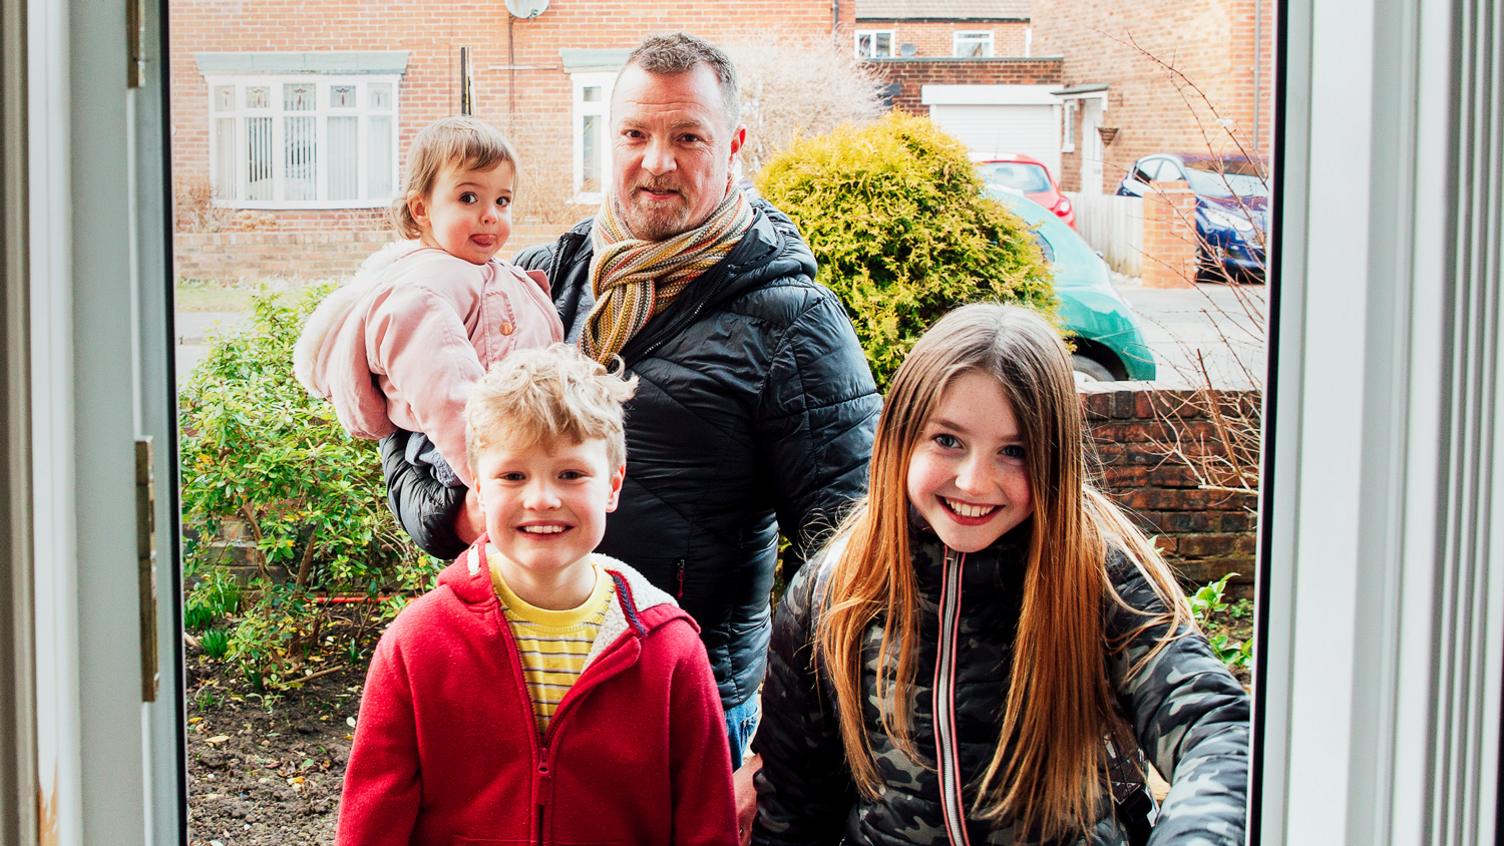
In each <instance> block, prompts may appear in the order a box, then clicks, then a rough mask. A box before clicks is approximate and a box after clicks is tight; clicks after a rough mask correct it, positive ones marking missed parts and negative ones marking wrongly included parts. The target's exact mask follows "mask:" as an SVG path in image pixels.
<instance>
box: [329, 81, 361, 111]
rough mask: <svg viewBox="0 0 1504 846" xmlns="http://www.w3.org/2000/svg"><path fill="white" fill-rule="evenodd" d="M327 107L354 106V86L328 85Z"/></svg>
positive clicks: (349, 107) (343, 107)
mask: <svg viewBox="0 0 1504 846" xmlns="http://www.w3.org/2000/svg"><path fill="white" fill-rule="evenodd" d="M329 107H330V108H333V109H353V108H355V86H353V85H331V86H329Z"/></svg>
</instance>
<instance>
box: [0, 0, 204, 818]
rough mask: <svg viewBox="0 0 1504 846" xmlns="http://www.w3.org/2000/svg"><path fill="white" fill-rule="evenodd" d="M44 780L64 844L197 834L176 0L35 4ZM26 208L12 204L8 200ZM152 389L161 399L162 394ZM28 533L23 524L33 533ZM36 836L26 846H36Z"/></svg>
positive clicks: (32, 128) (32, 204) (37, 534)
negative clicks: (167, 51)
mask: <svg viewBox="0 0 1504 846" xmlns="http://www.w3.org/2000/svg"><path fill="white" fill-rule="evenodd" d="M22 2H23V5H24V13H25V15H26V26H27V48H28V49H27V70H28V77H27V92H28V97H29V103H28V119H29V123H28V126H27V150H28V152H29V155H30V160H29V180H28V181H29V189H30V190H29V203H28V205H27V206H26V212H27V218H28V222H29V225H30V232H29V242H28V247H29V251H28V256H27V258H28V261H29V276H30V285H29V292H28V293H29V295H30V303H29V315H28V317H29V326H28V328H29V331H30V357H31V361H30V374H29V376H30V382H29V386H28V387H29V391H28V393H27V395H26V396H25V401H26V402H27V403H28V404H29V412H30V423H31V447H32V451H31V455H32V471H33V472H32V474H31V479H30V493H31V502H32V504H33V514H32V520H31V523H30V525H25V526H23V527H22V528H23V529H24V530H29V534H30V536H31V547H32V549H33V550H34V557H33V562H34V567H33V571H34V576H35V632H34V634H35V647H36V668H37V673H36V690H35V701H36V715H35V717H36V724H35V728H34V731H35V739H36V744H37V752H36V763H37V767H36V769H37V772H36V774H35V775H34V776H33V778H34V779H35V780H36V781H37V784H36V785H34V787H33V790H36V789H40V790H41V791H42V792H43V793H44V794H45V795H48V796H53V797H55V800H54V802H55V804H53V805H52V807H51V808H50V812H51V813H50V815H51V816H52V817H53V818H54V819H55V828H54V829H53V831H51V832H50V833H49V835H50V836H51V837H53V838H55V840H54V842H56V843H57V844H59V846H82V844H90V846H92V844H101V846H102V845H103V844H110V845H111V846H115V845H116V844H118V845H119V846H137V845H138V844H141V846H144V844H148V843H150V844H176V843H179V842H180V839H181V837H182V831H183V828H182V817H183V812H182V805H181V798H180V797H181V796H182V795H183V790H182V786H183V782H182V778H183V765H182V751H181V750H182V747H181V740H180V738H181V726H182V714H181V707H182V705H181V699H180V695H179V693H178V691H180V690H181V656H180V644H181V636H180V635H178V634H177V632H178V625H179V624H178V614H177V610H176V609H177V604H176V601H175V599H174V596H175V592H174V587H175V583H176V579H177V576H176V573H177V555H176V548H177V531H176V522H177V519H176V501H175V496H174V495H173V489H174V487H175V485H174V482H175V479H176V474H175V470H174V467H175V463H176V458H175V449H174V444H175V438H176V434H175V420H174V418H175V414H174V412H173V410H172V409H173V405H174V398H173V383H172V380H171V372H172V370H171V367H170V366H169V365H170V362H171V359H170V356H171V345H170V337H171V334H170V295H169V289H168V273H167V267H168V263H167V254H168V249H167V241H166V238H167V233H168V231H169V230H168V214H169V212H168V206H167V197H168V195H167V190H166V183H165V174H166V152H165V151H166V121H165V118H164V117H163V114H164V112H163V108H164V105H165V102H166V96H165V93H166V79H165V73H166V68H165V64H164V62H163V53H162V50H161V45H160V40H159V35H160V33H161V29H162V21H163V11H164V10H165V8H166V3H165V2H160V0H156V2H147V3H143V7H144V14H145V22H144V23H145V26H144V31H145V32H146V33H147V37H146V38H145V40H144V43H142V45H141V48H142V50H143V51H144V53H143V55H144V66H145V85H144V86H143V87H139V88H130V87H129V86H128V80H127V49H128V48H127V27H126V5H127V4H125V3H115V4H109V3H105V4H100V3H96V2H90V0H66V2H56V0H22ZM7 207H8V208H9V203H7ZM143 398H144V399H143ZM143 436H144V437H150V438H152V440H153V441H154V443H155V446H156V450H155V454H154V456H153V459H154V460H153V472H154V475H155V478H156V479H157V480H158V481H157V487H156V497H155V504H156V505H155V524H156V533H155V538H156V549H157V551H158V554H157V560H156V581H157V585H158V595H157V614H156V620H157V628H156V645H157V648H156V652H155V657H156V663H157V665H158V667H159V668H160V677H161V682H160V688H159V695H158V696H157V698H156V701H155V702H150V703H145V702H143V684H142V677H143V664H144V662H143V657H142V647H141V643H142V640H143V638H142V637H141V630H140V626H141V622H140V621H141V613H140V612H141V605H140V602H139V599H138V597H139V595H140V594H139V587H140V579H139V578H138V566H137V555H136V534H137V533H136V518H137V514H136V495H137V489H136V479H135V471H136V468H135V460H134V455H135V442H136V440H137V439H138V438H140V437H143ZM13 528H14V527H13ZM23 842H24V841H23Z"/></svg>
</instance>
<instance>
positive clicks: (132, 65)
mask: <svg viewBox="0 0 1504 846" xmlns="http://www.w3.org/2000/svg"><path fill="white" fill-rule="evenodd" d="M125 43H126V51H125V52H126V61H127V62H128V63H129V64H127V65H126V69H125V85H126V87H127V88H140V87H141V86H142V85H145V84H146V0H125Z"/></svg>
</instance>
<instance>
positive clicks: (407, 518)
mask: <svg viewBox="0 0 1504 846" xmlns="http://www.w3.org/2000/svg"><path fill="white" fill-rule="evenodd" d="M754 209H755V212H756V213H755V219H754V222H753V225H752V229H751V231H750V232H749V233H748V234H747V236H746V237H745V238H743V239H742V241H741V243H740V244H738V245H737V246H736V248H735V249H733V250H732V252H731V254H730V255H729V256H727V257H726V259H725V260H723V261H722V262H721V263H720V264H718V265H716V266H715V267H713V268H711V270H710V271H708V272H707V273H706V275H704V276H702V277H700V278H699V279H697V280H695V281H694V282H693V283H692V284H691V285H689V287H688V288H686V289H685V290H684V292H683V293H682V294H681V295H680V297H679V298H678V299H677V300H675V301H674V302H673V303H672V304H670V306H669V307H668V308H667V309H665V310H664V311H663V313H661V314H659V315H657V316H655V317H654V318H653V319H652V320H651V321H650V322H649V323H648V325H647V326H646V327H645V328H644V329H643V330H642V332H641V333H640V334H639V335H637V336H636V337H634V338H633V339H632V340H631V341H630V342H629V343H628V344H627V346H626V348H625V349H623V350H622V358H623V359H624V360H625V361H626V364H627V369H628V370H629V371H630V372H632V373H634V374H636V376H637V377H638V387H637V395H636V396H635V397H634V398H633V399H632V400H631V401H630V402H629V403H628V404H627V478H626V482H625V484H624V486H623V488H622V495H621V505H620V507H619V508H618V509H617V511H616V512H615V513H614V514H612V515H611V516H610V518H609V519H608V520H607V523H606V537H605V539H604V540H603V541H602V543H601V546H600V549H601V551H602V552H604V553H606V554H608V555H612V556H615V557H616V558H620V559H621V560H623V561H626V562H627V563H629V564H631V565H632V566H633V567H635V568H636V569H637V570H638V571H640V572H641V573H642V574H643V575H644V576H646V577H647V578H648V580H649V581H651V582H653V583H654V584H655V585H657V586H659V587H660V588H662V589H664V590H666V591H668V592H669V593H671V594H673V595H674V596H675V597H676V598H677V599H678V600H679V603H680V604H681V605H682V606H683V607H684V608H685V610H687V611H688V612H689V613H690V614H691V615H693V616H694V618H695V620H696V621H697V622H698V623H699V624H700V627H701V631H702V637H703V638H704V640H705V647H706V650H707V651H708V652H709V655H710V662H711V665H712V666H713V667H714V669H715V675H716V681H717V682H718V684H719V686H720V693H721V698H722V700H723V701H724V702H725V703H726V705H727V706H728V707H729V706H731V705H736V704H739V703H741V702H743V701H744V700H746V699H747V697H749V696H751V695H752V694H753V693H755V692H756V691H757V687H758V684H759V683H760V682H761V681H762V674H763V667H764V664H765V660H766V654H767V645H768V634H769V628H770V621H769V611H768V592H769V589H770V587H771V586H772V582H773V568H774V562H775V560H776V557H777V543H778V535H779V530H780V528H781V529H782V531H783V533H784V534H785V535H787V536H788V537H789V538H790V539H792V540H793V541H794V542H795V548H794V549H793V551H792V555H791V556H789V557H790V558H792V560H791V561H786V563H785V566H786V567H791V570H790V572H789V575H790V576H792V568H797V566H798V565H799V563H800V562H801V561H802V560H803V555H804V551H805V548H806V546H807V542H808V539H809V538H810V537H812V535H813V533H816V532H818V531H820V530H822V529H824V528H827V527H829V526H830V525H833V524H834V523H835V522H836V521H837V520H839V518H840V516H841V514H842V512H843V511H844V509H845V508H846V507H847V505H849V503H850V502H851V501H852V500H853V499H854V498H856V497H858V496H860V495H861V494H862V493H863V492H864V491H865V487H866V473H867V461H868V458H869V457H870V455H871V448H872V434H873V431H874V429H875V427H876V424H877V413H878V408H879V399H878V396H877V391H876V387H875V385H874V384H873V381H872V375H871V372H870V371H869V370H868V367H867V362H866V359H865V358H864V357H863V355H862V350H861V348H860V346H859V345H858V344H857V340H856V335H855V333H854V332H853V331H852V328H851V322H850V320H849V319H848V318H847V317H846V314H845V311H844V310H843V309H842V306H841V304H840V302H839V301H838V300H837V299H836V297H835V295H833V294H832V293H831V292H830V291H829V290H827V289H825V288H824V287H821V286H819V285H817V284H815V283H814V282H813V281H812V280H813V277H814V274H815V261H814V256H813V255H812V254H811V253H810V251H809V247H807V246H806V245H805V243H804V241H803V239H802V238H801V237H800V235H799V233H798V230H797V229H796V227H795V226H794V224H793V223H792V222H791V221H790V220H789V219H788V218H787V217H785V216H784V215H783V214H782V213H781V212H778V211H777V210H776V209H773V207H772V206H770V205H768V204H766V203H764V202H762V201H756V202H754ZM590 258H591V247H590V222H589V221H585V222H582V223H581V224H579V225H578V226H576V227H574V228H573V229H572V230H570V231H569V232H566V233H565V234H564V235H563V236H562V237H560V238H559V240H558V241H557V242H555V243H553V244H550V245H548V246H546V247H541V248H535V249H532V250H529V251H527V252H525V253H523V254H522V255H520V256H519V257H518V259H517V263H518V264H519V265H521V266H523V267H525V268H529V269H533V268H537V269H541V270H544V271H546V272H547V273H548V278H549V281H550V284H551V285H552V286H553V292H554V300H555V305H557V306H558V309H559V316H560V317H561V318H562V319H563V321H564V327H565V333H566V336H567V338H568V340H569V341H570V342H571V343H573V342H575V341H576V340H577V339H578V337H579V333H580V330H581V328H582V327H583V325H584V321H585V317H586V315H588V314H589V312H590V308H591V306H592V305H593V303H594V297H593V294H592V292H591V290H590V281H589V271H590ZM397 448H398V445H397V444H396V443H393V444H385V445H384V451H385V453H386V454H388V455H389V458H390V459H391V460H389V461H388V462H387V464H388V481H389V483H390V484H391V491H390V492H391V499H392V504H393V507H394V509H395V510H397V512H398V516H399V518H401V519H402V522H403V525H404V526H407V527H409V529H410V531H414V536H415V537H417V536H418V533H422V534H423V535H424V538H421V539H420V540H425V539H426V540H427V541H428V543H429V548H430V551H434V552H435V554H437V553H438V551H439V550H444V551H448V549H449V548H452V546H450V545H452V544H454V543H455V542H456V539H455V538H454V537H453V532H452V530H450V529H449V528H448V527H449V526H450V525H451V523H452V520H453V516H454V514H455V509H456V508H457V506H458V500H457V499H456V498H454V497H453V496H450V495H446V494H445V492H442V491H439V490H437V489H436V488H435V487H434V486H433V485H432V483H431V481H429V479H428V477H427V476H426V474H423V473H421V472H418V471H415V470H414V468H412V467H411V466H410V465H409V466H403V462H401V461H400V455H399V454H397V453H396V450H397ZM404 509H406V511H405V512H404ZM433 547H437V548H438V549H433Z"/></svg>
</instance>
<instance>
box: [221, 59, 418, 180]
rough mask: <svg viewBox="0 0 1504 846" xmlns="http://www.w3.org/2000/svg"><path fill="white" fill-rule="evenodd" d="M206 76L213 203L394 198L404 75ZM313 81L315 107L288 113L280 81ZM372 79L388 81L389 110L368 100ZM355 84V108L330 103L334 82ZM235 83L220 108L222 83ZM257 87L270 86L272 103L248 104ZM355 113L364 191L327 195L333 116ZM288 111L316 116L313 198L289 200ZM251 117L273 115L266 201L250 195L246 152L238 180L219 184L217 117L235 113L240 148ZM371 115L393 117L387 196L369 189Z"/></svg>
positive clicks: (237, 168) (239, 161)
mask: <svg viewBox="0 0 1504 846" xmlns="http://www.w3.org/2000/svg"><path fill="white" fill-rule="evenodd" d="M205 81H206V82H207V83H208V86H209V109H208V118H207V120H208V124H209V128H208V131H209V179H210V186H211V189H212V191H213V195H214V205H216V206H221V207H224V208H243V209H359V208H381V207H384V206H386V205H388V204H389V203H391V201H392V197H393V196H394V195H395V193H396V192H397V190H399V186H398V181H397V180H398V173H399V171H398V168H399V166H400V162H401V158H402V156H401V150H400V149H399V148H398V146H397V139H398V131H399V127H400V122H401V115H400V107H401V103H400V102H399V100H400V90H401V84H400V83H401V78H400V76H398V75H396V74H390V75H388V74H349V75H340V74H328V73H300V74H269V75H213V76H206V77H205ZM306 83H313V84H314V86H315V88H314V90H315V95H314V96H315V105H314V108H313V110H312V111H311V112H300V113H294V112H288V111H286V110H285V109H284V108H283V97H282V86H283V85H288V84H306ZM373 84H383V85H388V86H390V88H391V104H390V108H389V109H382V110H375V109H372V108H370V106H369V105H368V100H367V96H368V91H369V88H370V86H371V85H373ZM342 85H354V86H355V91H356V93H355V98H356V100H355V102H356V106H355V107H354V108H353V109H344V108H342V109H339V110H338V111H334V110H333V109H332V107H331V106H330V104H329V96H330V89H331V88H333V87H334V86H342ZM224 86H232V87H233V88H234V90H235V95H234V103H233V105H232V106H231V107H230V108H229V109H227V110H225V109H217V108H216V107H217V105H218V104H217V102H216V92H217V91H218V90H219V89H220V88H222V87H224ZM255 86H268V87H269V88H270V89H271V91H270V94H269V101H268V108H266V109H264V110H262V109H248V108H246V106H245V89H246V88H249V87H255ZM350 114H354V115H357V116H358V117H359V118H360V122H359V125H358V129H357V130H356V135H357V138H358V139H359V140H358V143H357V145H356V147H357V157H358V158H357V165H356V183H357V184H358V185H359V186H360V193H359V195H358V196H357V197H355V198H353V199H339V200H331V199H329V171H328V168H327V167H326V166H325V164H326V163H327V161H328V156H327V151H328V126H329V117H330V116H331V115H334V116H342V115H350ZM289 115H292V116H311V117H313V118H314V119H315V122H314V126H315V130H314V133H315V134H314V139H315V141H314V144H315V157H314V161H315V162H316V164H315V174H316V176H315V189H314V199H312V200H289V199H286V181H285V178H284V156H283V155H282V154H281V151H282V145H283V138H284V136H283V129H284V126H285V125H286V124H285V121H286V119H287V117H288V116H289ZM252 117H271V118H272V149H273V150H274V151H275V152H274V154H273V156H272V197H271V199H267V200H251V199H247V198H246V195H247V193H249V185H248V183H247V173H246V170H247V167H246V166H247V161H248V157H247V156H246V155H244V154H243V150H241V152H242V155H240V156H239V157H238V159H237V161H236V164H235V177H234V178H235V183H234V185H232V186H229V187H228V189H227V187H226V186H224V185H221V184H219V173H220V162H219V143H218V141H219V136H218V132H219V120H220V119H221V118H231V119H233V120H234V121H235V137H236V139H237V149H240V145H241V144H243V143H244V138H245V122H246V119H247V118H252ZM373 117H390V118H391V120H390V127H391V128H390V132H391V149H392V160H391V162H390V164H389V167H390V168H391V176H390V180H389V184H390V185H391V186H392V192H391V193H388V194H386V195H384V196H374V195H372V194H371V193H370V184H371V180H370V173H369V169H370V167H371V163H370V162H369V160H368V159H369V146H370V145H369V143H368V140H369V138H370V133H371V130H370V123H371V119H372V118H373Z"/></svg>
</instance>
